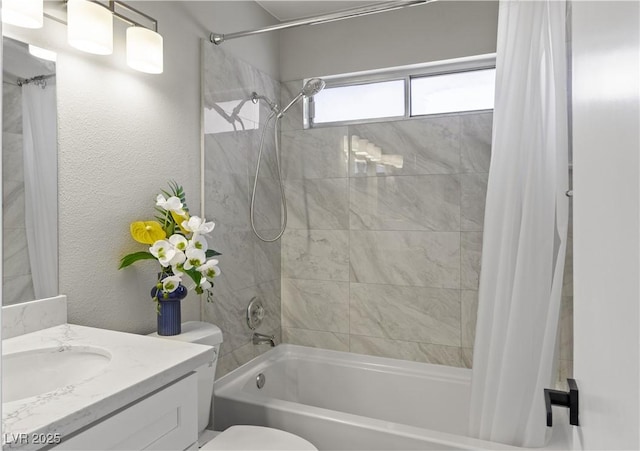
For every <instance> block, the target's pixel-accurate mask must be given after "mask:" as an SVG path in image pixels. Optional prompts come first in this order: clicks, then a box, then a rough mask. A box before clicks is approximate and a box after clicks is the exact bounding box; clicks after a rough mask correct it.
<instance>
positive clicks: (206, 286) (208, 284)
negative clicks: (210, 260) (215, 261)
mask: <svg viewBox="0 0 640 451" xmlns="http://www.w3.org/2000/svg"><path fill="white" fill-rule="evenodd" d="M211 287H213V285H212V284H211V282H209V281H208V280H207V279H205V278H204V277H203V278H202V279H200V288H202V289H203V290H208V289H209V288H211Z"/></svg>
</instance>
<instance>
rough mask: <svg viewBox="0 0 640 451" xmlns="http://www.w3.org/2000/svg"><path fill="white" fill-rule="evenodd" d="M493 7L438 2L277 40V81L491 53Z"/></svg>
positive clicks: (289, 34)
mask: <svg viewBox="0 0 640 451" xmlns="http://www.w3.org/2000/svg"><path fill="white" fill-rule="evenodd" d="M497 24H498V2H497V1H446V0H445V1H438V2H435V3H431V4H427V5H421V6H415V7H412V8H406V9H402V10H397V11H390V12H387V13H382V14H374V15H369V16H363V17H359V18H357V19H351V20H343V21H340V22H331V23H327V24H322V25H314V26H308V27H300V28H294V29H289V30H286V31H283V32H282V33H281V34H280V72H281V76H282V78H281V80H282V81H291V80H297V79H302V78H306V77H312V76H322V75H333V74H342V73H349V72H357V71H363V70H372V69H380V68H385V67H395V66H404V65H408V64H417V63H424V62H428V61H437V60H443V59H449V58H457V57H462V56H469V55H479V54H484V53H492V52H495V51H496V30H497Z"/></svg>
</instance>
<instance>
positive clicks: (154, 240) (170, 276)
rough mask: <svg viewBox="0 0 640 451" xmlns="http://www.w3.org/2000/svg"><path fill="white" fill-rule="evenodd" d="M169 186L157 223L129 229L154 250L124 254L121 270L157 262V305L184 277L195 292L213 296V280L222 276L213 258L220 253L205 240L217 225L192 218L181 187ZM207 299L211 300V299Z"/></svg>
mask: <svg viewBox="0 0 640 451" xmlns="http://www.w3.org/2000/svg"><path fill="white" fill-rule="evenodd" d="M169 187H170V189H171V191H170V192H167V191H165V190H161V191H162V192H161V194H158V196H157V197H156V207H155V209H156V216H155V221H136V222H133V223H132V224H131V227H130V231H131V236H132V237H133V239H134V240H136V241H137V242H138V243H142V244H149V245H151V247H150V248H149V250H148V251H141V252H134V253H131V254H128V255H125V256H124V257H122V259H121V260H120V268H119V269H122V268H126V267H127V266H130V265H131V264H133V263H135V262H137V261H139V260H154V259H156V260H158V262H159V263H160V266H161V272H160V273H159V277H158V282H157V284H156V286H155V290H153V292H154V293H156V294H155V296H154V300H155V301H156V302H158V301H160V300H162V299H167V298H169V294H170V293H173V292H174V291H175V290H176V289H177V288H178V287H179V286H180V284H181V283H182V279H183V277H185V276H187V277H189V278H190V279H191V280H193V282H194V283H195V291H196V293H198V294H202V293H204V292H205V291H207V293H208V294H209V295H210V294H211V291H210V290H211V288H212V287H213V279H214V278H215V277H216V276H218V275H219V274H220V268H219V267H218V266H217V265H218V260H216V259H214V258H212V257H215V256H217V255H220V253H218V252H216V251H214V250H213V249H209V245H208V243H207V239H206V238H205V236H206V235H208V234H209V233H211V231H212V230H213V228H214V226H215V224H214V223H213V222H206V220H205V219H201V218H199V217H198V216H190V215H189V208H188V207H187V202H186V200H185V193H184V189H183V188H182V186H179V185H178V184H177V183H176V182H175V181H172V182H170V183H169ZM167 237H168V239H167ZM207 300H211V299H210V296H207Z"/></svg>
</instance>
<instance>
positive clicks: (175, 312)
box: [151, 284, 187, 337]
mask: <svg viewBox="0 0 640 451" xmlns="http://www.w3.org/2000/svg"><path fill="white" fill-rule="evenodd" d="M157 295H158V289H157V288H156V287H153V288H152V289H151V297H152V298H153V299H155V298H156V296H157ZM185 297H187V288H186V287H185V286H184V285H182V284H180V285H178V288H176V289H175V290H174V291H173V292H172V293H168V295H167V296H166V297H165V296H164V294H163V293H162V291H161V292H160V293H159V297H158V305H159V310H158V335H162V336H165V337H166V336H170V335H178V334H179V333H180V332H182V328H181V324H182V318H181V314H180V309H181V305H180V301H182V300H183V299H184V298H185Z"/></svg>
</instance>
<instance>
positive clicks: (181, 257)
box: [169, 250, 187, 267]
mask: <svg viewBox="0 0 640 451" xmlns="http://www.w3.org/2000/svg"><path fill="white" fill-rule="evenodd" d="M186 259H187V256H186V255H185V254H184V252H182V251H179V250H176V253H175V255H174V256H173V258H172V259H171V261H169V264H170V265H171V266H172V267H173V266H177V265H181V264H183V263H184V262H185V260H186Z"/></svg>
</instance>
